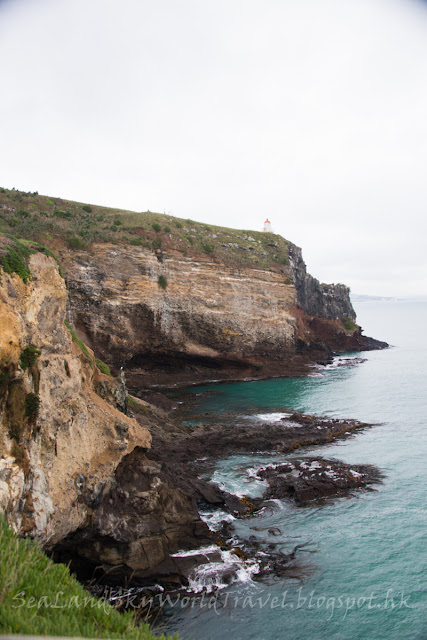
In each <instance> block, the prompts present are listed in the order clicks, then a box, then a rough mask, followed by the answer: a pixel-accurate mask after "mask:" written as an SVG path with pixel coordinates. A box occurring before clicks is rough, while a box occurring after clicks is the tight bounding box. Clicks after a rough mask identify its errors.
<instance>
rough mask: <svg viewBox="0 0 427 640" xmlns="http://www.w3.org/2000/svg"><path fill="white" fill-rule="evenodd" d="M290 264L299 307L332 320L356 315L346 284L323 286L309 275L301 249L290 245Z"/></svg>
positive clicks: (308, 312)
mask: <svg viewBox="0 0 427 640" xmlns="http://www.w3.org/2000/svg"><path fill="white" fill-rule="evenodd" d="M288 254H289V264H290V267H291V271H292V279H293V282H294V285H295V289H296V298H297V302H298V305H299V307H300V308H301V309H302V310H303V311H305V312H306V313H307V314H309V315H311V316H318V317H320V318H328V319H331V320H336V319H338V320H339V319H342V318H350V320H353V321H354V320H356V313H355V311H354V309H353V305H352V304H351V300H350V289H349V288H348V287H346V286H345V285H344V284H321V283H320V282H319V281H318V280H316V278H313V276H311V275H310V274H309V273H307V268H306V265H305V262H304V260H303V258H302V252H301V249H300V248H299V247H297V246H296V245H294V244H292V243H289V245H288Z"/></svg>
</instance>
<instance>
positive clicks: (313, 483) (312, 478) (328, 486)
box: [257, 457, 383, 506]
mask: <svg viewBox="0 0 427 640" xmlns="http://www.w3.org/2000/svg"><path fill="white" fill-rule="evenodd" d="M257 476H258V477H259V478H261V479H262V480H266V481H267V482H268V485H269V486H268V489H267V490H266V491H265V492H264V495H263V498H264V499H266V500H270V499H275V500H277V499H282V498H286V499H289V500H292V501H293V502H295V503H296V504H297V505H298V506H305V505H308V504H310V503H314V502H315V503H319V502H322V501H324V500H327V499H332V498H337V497H341V496H346V495H348V494H349V493H351V492H352V491H355V490H360V489H368V490H369V489H371V485H372V484H375V483H378V482H380V481H381V478H382V477H383V476H382V474H381V472H380V471H379V470H378V469H377V467H374V466H372V465H368V464H364V465H361V464H346V463H345V462H341V461H339V460H330V459H325V458H313V457H309V458H302V459H300V460H298V459H296V458H293V459H292V460H288V461H286V462H285V463H284V464H278V465H277V464H276V465H269V466H267V467H265V468H264V469H261V470H259V471H258V473H257Z"/></svg>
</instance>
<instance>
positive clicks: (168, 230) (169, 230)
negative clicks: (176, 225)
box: [163, 225, 171, 233]
mask: <svg viewBox="0 0 427 640" xmlns="http://www.w3.org/2000/svg"><path fill="white" fill-rule="evenodd" d="M163 231H164V232H165V233H170V232H171V228H170V227H169V226H168V225H166V226H165V227H163Z"/></svg>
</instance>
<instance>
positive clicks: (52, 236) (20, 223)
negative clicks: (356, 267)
mask: <svg viewBox="0 0 427 640" xmlns="http://www.w3.org/2000/svg"><path fill="white" fill-rule="evenodd" d="M0 234H3V236H9V238H10V237H15V238H23V239H27V240H30V241H36V242H37V243H39V245H43V246H46V247H49V248H51V249H53V250H56V249H58V248H60V247H62V246H64V245H65V246H67V247H68V248H69V249H72V250H73V249H74V250H85V249H90V247H91V245H92V244H93V243H99V242H112V243H115V244H120V245H132V246H136V247H144V248H146V249H150V250H152V251H159V250H160V251H162V250H165V251H167V252H168V251H178V252H180V253H181V254H182V255H183V256H191V257H195V258H197V257H201V258H202V257H203V256H204V257H210V258H211V259H212V260H218V261H220V262H223V263H228V264H230V265H236V266H242V267H244V266H252V267H259V268H271V269H273V270H277V269H281V270H282V267H283V266H284V265H287V264H288V241H287V240H285V239H284V238H282V237H281V236H279V235H276V234H274V233H263V232H259V231H240V230H236V229H228V228H226V227H218V226H215V225H207V224H203V223H200V222H195V221H194V220H190V219H183V218H176V217H174V216H170V215H166V214H161V213H153V212H151V211H143V212H140V213H136V212H133V211H125V210H121V209H112V208H108V207H103V206H98V205H89V204H84V203H80V202H73V201H71V200H63V199H62V198H52V197H48V196H41V195H39V194H38V193H37V192H34V193H31V192H23V191H16V190H6V189H3V188H0Z"/></svg>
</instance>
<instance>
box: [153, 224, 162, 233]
mask: <svg viewBox="0 0 427 640" xmlns="http://www.w3.org/2000/svg"><path fill="white" fill-rule="evenodd" d="M151 226H152V228H153V230H154V231H155V232H156V233H160V231H161V230H162V227H161V225H160V224H159V223H158V222H153V224H152V225H151Z"/></svg>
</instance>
